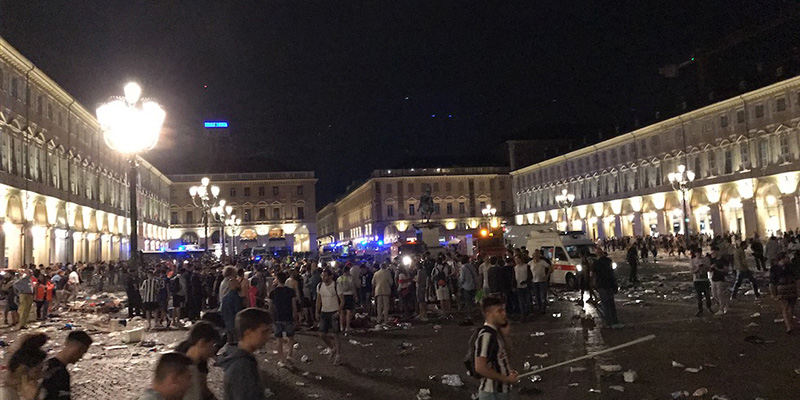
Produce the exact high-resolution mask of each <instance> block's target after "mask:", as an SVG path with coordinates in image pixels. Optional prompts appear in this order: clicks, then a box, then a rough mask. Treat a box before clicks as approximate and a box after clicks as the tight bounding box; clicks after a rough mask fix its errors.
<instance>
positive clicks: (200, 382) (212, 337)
mask: <svg viewBox="0 0 800 400" xmlns="http://www.w3.org/2000/svg"><path fill="white" fill-rule="evenodd" d="M219 338H220V335H219V332H218V331H217V328H216V327H215V326H214V325H213V324H212V323H210V322H207V321H200V322H198V323H196V324H195V325H194V326H192V329H191V330H189V337H188V338H187V339H186V340H184V341H183V342H181V343H180V344H179V345H178V347H176V348H175V351H177V352H178V353H183V354H185V355H186V356H187V357H189V358H191V359H192V363H193V365H192V368H191V369H190V370H191V373H192V386H191V388H190V389H189V391H188V392H187V393H186V395H185V396H184V398H183V399H184V400H216V396H214V393H212V392H211V389H209V388H208V360H209V359H210V358H212V357H214V356H215V355H216V354H217V351H218V350H219V348H218V347H217V346H218V342H219Z"/></svg>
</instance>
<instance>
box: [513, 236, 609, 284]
mask: <svg viewBox="0 0 800 400" xmlns="http://www.w3.org/2000/svg"><path fill="white" fill-rule="evenodd" d="M527 236H528V241H527V248H528V250H529V251H531V252H532V251H533V250H534V249H538V250H541V251H542V255H543V256H544V257H546V258H547V259H548V260H550V262H551V263H552V274H551V275H550V283H551V284H559V285H567V286H568V287H569V288H571V289H576V288H577V287H578V273H579V272H581V271H582V269H583V266H582V265H581V254H583V252H586V253H587V254H588V256H589V259H590V260H594V259H597V254H596V253H595V244H594V242H593V241H592V240H591V239H588V238H587V237H586V234H585V233H583V232H581V231H570V232H564V231H558V230H556V229H555V227H553V226H550V225H538V226H535V227H534V228H532V229H531V230H530V231H529V233H528V235H527Z"/></svg>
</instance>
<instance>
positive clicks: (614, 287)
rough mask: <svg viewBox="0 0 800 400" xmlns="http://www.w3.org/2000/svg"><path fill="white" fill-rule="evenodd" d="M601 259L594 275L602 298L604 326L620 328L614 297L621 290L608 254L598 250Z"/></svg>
mask: <svg viewBox="0 0 800 400" xmlns="http://www.w3.org/2000/svg"><path fill="white" fill-rule="evenodd" d="M598 252H599V254H598V256H599V258H598V259H597V261H596V262H595V263H594V268H592V274H594V277H595V281H596V287H597V293H598V295H599V296H600V308H601V309H602V310H603V324H604V326H605V327H606V328H618V327H619V326H620V325H619V319H617V306H616V304H615V303H614V295H615V294H617V291H618V290H619V285H618V284H617V276H616V274H614V265H613V262H612V261H611V259H610V258H609V257H608V254H607V253H606V252H604V251H603V250H600V249H598Z"/></svg>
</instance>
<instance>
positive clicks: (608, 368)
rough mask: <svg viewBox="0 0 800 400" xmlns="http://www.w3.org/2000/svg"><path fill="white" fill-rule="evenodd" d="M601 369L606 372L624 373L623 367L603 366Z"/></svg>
mask: <svg viewBox="0 0 800 400" xmlns="http://www.w3.org/2000/svg"><path fill="white" fill-rule="evenodd" d="M600 369H602V370H603V371H605V372H619V371H622V366H621V365H601V366H600Z"/></svg>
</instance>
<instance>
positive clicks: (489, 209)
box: [481, 204, 497, 231]
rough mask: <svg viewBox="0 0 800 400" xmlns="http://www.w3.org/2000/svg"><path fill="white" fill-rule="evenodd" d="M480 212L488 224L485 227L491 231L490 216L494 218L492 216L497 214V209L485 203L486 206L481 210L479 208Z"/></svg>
mask: <svg viewBox="0 0 800 400" xmlns="http://www.w3.org/2000/svg"><path fill="white" fill-rule="evenodd" d="M481 214H483V217H484V218H486V223H487V225H488V226H487V228H489V230H490V231H491V230H492V218H494V216H495V215H496V214H497V209H496V208H494V207H492V206H491V205H489V204H487V205H486V207H485V208H484V209H483V210H481Z"/></svg>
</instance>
